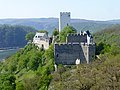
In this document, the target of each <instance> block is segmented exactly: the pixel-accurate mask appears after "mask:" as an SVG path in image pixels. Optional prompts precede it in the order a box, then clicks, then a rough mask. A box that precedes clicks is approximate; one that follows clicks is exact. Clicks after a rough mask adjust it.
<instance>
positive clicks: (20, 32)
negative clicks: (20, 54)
mask: <svg viewBox="0 0 120 90" xmlns="http://www.w3.org/2000/svg"><path fill="white" fill-rule="evenodd" d="M35 31H36V30H35V29H34V28H31V27H28V26H20V25H0V48H5V47H24V46H25V45H26V43H27V41H26V40H25V35H26V34H27V33H29V32H35Z"/></svg>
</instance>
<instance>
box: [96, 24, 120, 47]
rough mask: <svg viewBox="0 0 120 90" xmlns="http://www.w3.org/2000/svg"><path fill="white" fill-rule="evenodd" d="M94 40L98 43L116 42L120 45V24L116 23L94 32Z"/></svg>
mask: <svg viewBox="0 0 120 90" xmlns="http://www.w3.org/2000/svg"><path fill="white" fill-rule="evenodd" d="M94 40H95V42H97V43H100V42H103V43H106V44H110V45H112V44H116V45H118V46H120V25H114V26H112V27H111V28H106V29H104V30H102V31H101V32H96V33H95V34H94Z"/></svg>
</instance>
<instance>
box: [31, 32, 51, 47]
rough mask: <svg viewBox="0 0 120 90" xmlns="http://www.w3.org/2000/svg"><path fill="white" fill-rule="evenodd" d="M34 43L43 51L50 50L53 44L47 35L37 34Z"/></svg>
mask: <svg viewBox="0 0 120 90" xmlns="http://www.w3.org/2000/svg"><path fill="white" fill-rule="evenodd" d="M33 43H34V44H35V45H36V46H38V47H39V48H42V49H48V48H49V45H50V44H51V39H50V38H49V37H48V35H47V33H40V32H36V34H35V36H34V38H33Z"/></svg>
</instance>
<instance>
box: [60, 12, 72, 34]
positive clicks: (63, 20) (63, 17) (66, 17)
mask: <svg viewBox="0 0 120 90" xmlns="http://www.w3.org/2000/svg"><path fill="white" fill-rule="evenodd" d="M67 25H70V12H60V18H59V32H60V31H61V30H62V29H63V28H64V27H65V26H67Z"/></svg>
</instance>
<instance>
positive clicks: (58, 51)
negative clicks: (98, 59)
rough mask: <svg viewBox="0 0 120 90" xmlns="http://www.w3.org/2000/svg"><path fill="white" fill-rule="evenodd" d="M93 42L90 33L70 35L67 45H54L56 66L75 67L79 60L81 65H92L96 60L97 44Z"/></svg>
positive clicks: (67, 38)
mask: <svg viewBox="0 0 120 90" xmlns="http://www.w3.org/2000/svg"><path fill="white" fill-rule="evenodd" d="M91 40H92V37H91V34H90V33H89V32H88V31H87V32H85V33H80V34H68V35H67V37H66V42H65V43H61V44H57V43H55V44H54V58H55V64H56V65H58V64H63V65H75V64H76V60H78V59H79V60H80V63H91V62H92V60H93V59H94V58H95V43H93V41H91Z"/></svg>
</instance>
